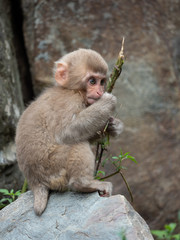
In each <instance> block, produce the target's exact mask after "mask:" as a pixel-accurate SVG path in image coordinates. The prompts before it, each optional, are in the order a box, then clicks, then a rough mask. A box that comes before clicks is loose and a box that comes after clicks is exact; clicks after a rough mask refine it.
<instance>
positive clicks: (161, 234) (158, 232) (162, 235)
mask: <svg viewBox="0 0 180 240" xmlns="http://www.w3.org/2000/svg"><path fill="white" fill-rule="evenodd" d="M151 233H152V234H153V235H154V236H156V237H158V238H159V239H164V238H166V237H167V232H166V231H165V230H151Z"/></svg>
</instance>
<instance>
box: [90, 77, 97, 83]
mask: <svg viewBox="0 0 180 240" xmlns="http://www.w3.org/2000/svg"><path fill="white" fill-rule="evenodd" d="M89 83H90V84H91V85H94V84H96V79H95V78H93V77H92V78H90V79H89Z"/></svg>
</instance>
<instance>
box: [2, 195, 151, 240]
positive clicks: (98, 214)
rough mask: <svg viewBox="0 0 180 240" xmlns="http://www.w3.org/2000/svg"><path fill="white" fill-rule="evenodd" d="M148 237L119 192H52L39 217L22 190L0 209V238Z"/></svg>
mask: <svg viewBox="0 0 180 240" xmlns="http://www.w3.org/2000/svg"><path fill="white" fill-rule="evenodd" d="M123 231H124V232H125V236H126V239H127V240H141V239H142V240H143V239H144V240H150V239H151V240H152V239H153V237H152V235H151V233H150V231H149V227H148V226H147V224H146V223H145V221H144V220H143V219H142V218H141V217H140V215H139V214H138V213H137V212H136V211H135V210H134V209H133V208H132V207H131V205H130V204H129V203H128V201H127V200H126V199H125V198H124V197H123V196H122V195H116V196H112V197H109V198H102V197H99V195H98V194H97V193H93V194H79V193H72V192H66V193H52V194H51V195H50V199H49V202H48V206H47V208H46V210H45V212H44V213H43V214H42V216H41V217H38V216H36V215H35V213H34V211H33V194H32V192H31V191H29V192H27V193H25V194H23V195H22V196H21V197H20V198H19V199H18V200H16V201H15V202H13V203H12V204H10V205H9V206H7V207H6V208H4V209H3V210H1V211H0V239H1V240H27V239H33V240H36V239H42V240H49V239H53V240H54V239H60V240H68V239H71V240H75V239H78V240H81V239H82V240H85V239H88V240H90V239H92V240H96V239H97V240H101V239H102V240H104V239H106V240H112V239H113V240H116V239H117V240H120V239H121V237H120V233H121V232H123Z"/></svg>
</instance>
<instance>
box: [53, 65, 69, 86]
mask: <svg viewBox="0 0 180 240" xmlns="http://www.w3.org/2000/svg"><path fill="white" fill-rule="evenodd" d="M55 80H56V82H57V83H58V84H60V85H61V86H65V85H66V83H67V82H68V65H67V64H66V63H65V62H58V63H56V72H55Z"/></svg>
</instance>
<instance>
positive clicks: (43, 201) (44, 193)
mask: <svg viewBox="0 0 180 240" xmlns="http://www.w3.org/2000/svg"><path fill="white" fill-rule="evenodd" d="M33 192H34V211H35V213H36V215H38V216H40V215H41V214H42V213H43V212H44V210H45V208H46V205H47V201H48V195H49V190H48V188H47V187H46V186H44V185H41V184H39V185H38V186H36V187H34V188H33Z"/></svg>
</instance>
